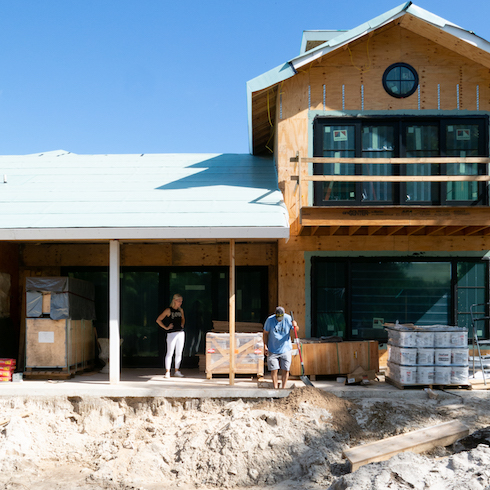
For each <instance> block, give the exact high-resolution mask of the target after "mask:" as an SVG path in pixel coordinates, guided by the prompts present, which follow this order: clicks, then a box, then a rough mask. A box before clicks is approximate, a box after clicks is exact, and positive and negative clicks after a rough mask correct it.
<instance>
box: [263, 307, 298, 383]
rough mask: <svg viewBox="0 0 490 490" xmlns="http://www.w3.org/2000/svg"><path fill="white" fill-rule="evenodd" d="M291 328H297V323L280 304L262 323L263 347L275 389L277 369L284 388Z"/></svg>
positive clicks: (288, 364) (290, 347)
mask: <svg viewBox="0 0 490 490" xmlns="http://www.w3.org/2000/svg"><path fill="white" fill-rule="evenodd" d="M293 328H294V329H296V328H298V324H297V323H296V321H294V320H293V319H292V318H291V316H290V315H287V314H285V312H284V308H283V307H282V306H278V307H277V308H276V313H275V314H274V315H271V316H270V317H269V318H267V320H266V321H265V323H264V349H265V355H266V356H267V367H268V368H269V371H270V372H271V378H272V384H273V385H274V389H275V390H277V389H278V388H279V383H278V373H277V372H278V371H279V369H281V371H282V372H281V387H282V388H286V383H287V381H288V377H289V369H290V367H291V351H292V349H293V346H292V344H291V336H290V331H291V329H293Z"/></svg>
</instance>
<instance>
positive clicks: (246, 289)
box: [62, 267, 270, 367]
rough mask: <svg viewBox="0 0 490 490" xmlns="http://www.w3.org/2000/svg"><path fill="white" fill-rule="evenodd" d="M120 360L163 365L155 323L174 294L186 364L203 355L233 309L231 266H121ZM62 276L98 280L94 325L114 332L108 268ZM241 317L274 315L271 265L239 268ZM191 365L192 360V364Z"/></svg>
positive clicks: (125, 363)
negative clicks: (182, 322)
mask: <svg viewBox="0 0 490 490" xmlns="http://www.w3.org/2000/svg"><path fill="white" fill-rule="evenodd" d="M121 272H122V274H121V326H120V328H121V331H120V336H121V339H122V341H123V342H122V344H121V362H122V366H123V367H144V366H155V367H161V366H162V365H163V364H162V363H163V356H164V355H165V348H166V343H165V333H164V332H163V330H162V329H161V328H159V327H158V325H157V324H156V322H155V319H156V318H157V316H158V315H159V314H160V313H161V312H162V311H163V310H164V309H165V308H166V307H167V306H168V305H169V304H170V300H171V297H172V295H173V294H175V293H180V294H182V296H183V297H184V302H183V305H182V306H183V308H184V312H185V316H186V342H185V346H184V361H183V362H184V364H187V365H189V363H191V362H194V361H195V356H196V354H202V353H204V347H205V338H206V332H208V331H209V330H211V329H212V328H213V320H227V319H228V313H229V292H228V288H229V269H228V267H122V268H121ZM62 275H67V276H70V277H77V278H79V279H85V280H87V281H90V282H92V283H94V284H95V292H96V294H95V308H96V316H97V319H96V320H95V322H94V325H95V327H96V330H97V335H98V336H99V337H101V338H107V337H108V336H109V329H108V317H109V314H108V313H109V286H108V270H107V268H102V267H100V268H98V267H73V268H72V267H65V268H63V270H62ZM235 303H236V321H238V322H255V323H263V322H264V321H265V319H266V318H267V316H268V315H269V313H270V312H269V304H268V269H267V267H237V269H236V302H235ZM191 365H192V364H191Z"/></svg>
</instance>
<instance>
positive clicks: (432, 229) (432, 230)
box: [425, 226, 446, 235]
mask: <svg viewBox="0 0 490 490" xmlns="http://www.w3.org/2000/svg"><path fill="white" fill-rule="evenodd" d="M444 228H446V227H445V226H428V227H427V229H426V233H425V234H426V235H435V234H436V233H438V232H440V231H441V230H444Z"/></svg>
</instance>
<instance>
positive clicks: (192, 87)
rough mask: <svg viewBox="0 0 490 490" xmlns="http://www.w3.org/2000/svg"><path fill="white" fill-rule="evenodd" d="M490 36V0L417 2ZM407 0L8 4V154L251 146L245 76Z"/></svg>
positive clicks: (2, 37)
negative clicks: (322, 32)
mask: <svg viewBox="0 0 490 490" xmlns="http://www.w3.org/2000/svg"><path fill="white" fill-rule="evenodd" d="M414 3H415V4H416V5H418V6H419V7H422V8H424V9H426V10H429V11H431V12H432V13H434V14H437V15H439V16H441V17H444V18H445V19H447V20H449V21H451V22H453V23H456V24H458V25H460V26H461V27H463V28H465V29H468V30H472V31H474V32H475V33H476V34H478V35H479V36H481V37H483V38H485V39H487V40H490V25H489V23H488V18H489V17H490V2H489V0H472V1H468V2H461V1H456V0H445V1H441V0H420V1H417V2H414ZM400 4H402V1H401V0H394V1H386V0H377V1H369V0H365V1H358V0H342V1H338V2H334V1H332V0H322V1H320V0H310V1H309V2H304V1H300V0H281V1H275V0H248V1H247V2H244V1H242V0H235V1H231V0H226V1H225V0H217V1H215V0H208V1H207V2H203V1H193V0H180V1H175V0H173V1H167V0H0V67H1V70H0V153H1V154H4V155H5V154H27V153H39V152H43V151H50V150H59V149H63V150H67V151H71V152H73V153H80V154H90V153H208V152H216V153H247V152H248V141H247V137H248V133H247V109H246V82H247V81H248V80H250V79H252V78H254V77H256V76H258V75H260V74H262V73H264V72H266V71H268V70H269V69H271V68H274V67H275V66H277V65H279V64H280V63H283V62H285V61H287V60H288V59H291V58H292V57H294V56H296V55H297V54H298V53H299V48H300V42H301V36H302V32H303V30H310V29H351V28H353V27H356V26H357V25H359V24H361V23H363V22H365V21H367V20H369V19H371V18H373V17H375V16H377V15H379V14H382V13H384V12H386V11H387V10H390V9H392V8H394V7H396V6H398V5H400Z"/></svg>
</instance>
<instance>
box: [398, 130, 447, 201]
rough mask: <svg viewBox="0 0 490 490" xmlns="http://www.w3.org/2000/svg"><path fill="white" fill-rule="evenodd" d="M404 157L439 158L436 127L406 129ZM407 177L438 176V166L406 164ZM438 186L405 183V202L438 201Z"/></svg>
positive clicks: (427, 183)
mask: <svg viewBox="0 0 490 490" xmlns="http://www.w3.org/2000/svg"><path fill="white" fill-rule="evenodd" d="M405 131H406V156H407V158H422V157H437V156H439V129H438V126H436V125H434V126H428V125H427V126H426V125H410V126H407V127H406V130H405ZM406 174H407V175H438V174H439V168H438V165H430V164H428V163H422V164H417V165H415V164H407V166H406ZM437 189H438V186H436V185H432V184H431V183H430V182H407V196H406V201H407V202H408V201H433V200H438V198H439V196H438V195H434V194H438V191H437Z"/></svg>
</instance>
